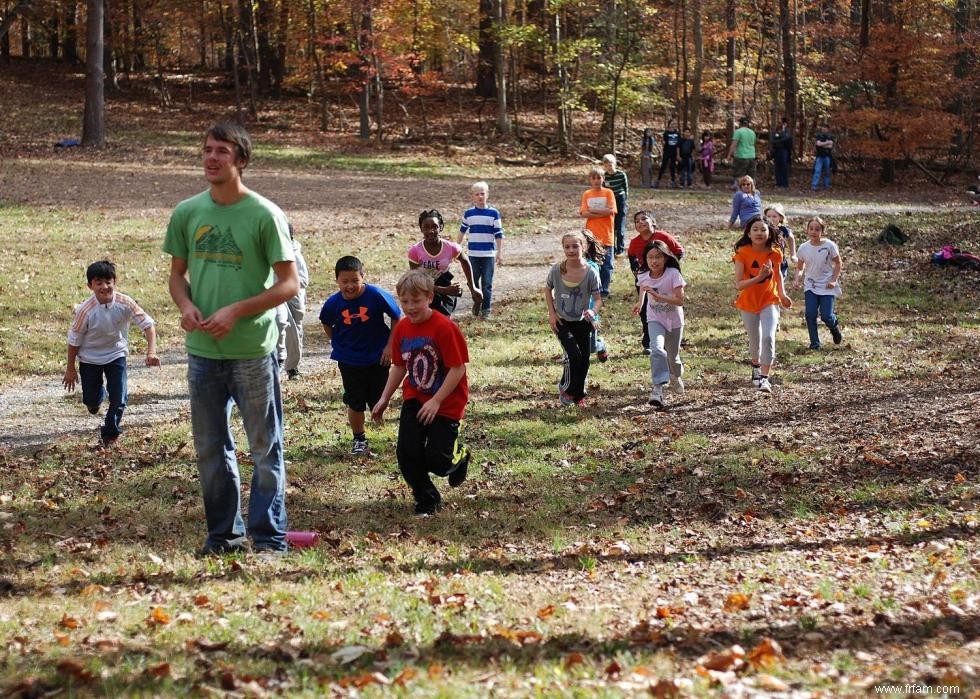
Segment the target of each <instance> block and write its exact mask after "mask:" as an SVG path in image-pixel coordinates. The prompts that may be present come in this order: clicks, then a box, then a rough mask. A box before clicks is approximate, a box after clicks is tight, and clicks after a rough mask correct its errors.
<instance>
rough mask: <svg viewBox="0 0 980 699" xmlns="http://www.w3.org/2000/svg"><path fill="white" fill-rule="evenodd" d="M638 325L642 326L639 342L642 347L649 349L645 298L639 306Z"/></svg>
mask: <svg viewBox="0 0 980 699" xmlns="http://www.w3.org/2000/svg"><path fill="white" fill-rule="evenodd" d="M640 325H642V326H643V338H642V339H641V340H640V343H641V344H642V345H643V349H650V326H649V324H648V323H647V300H646V299H643V305H642V306H640Z"/></svg>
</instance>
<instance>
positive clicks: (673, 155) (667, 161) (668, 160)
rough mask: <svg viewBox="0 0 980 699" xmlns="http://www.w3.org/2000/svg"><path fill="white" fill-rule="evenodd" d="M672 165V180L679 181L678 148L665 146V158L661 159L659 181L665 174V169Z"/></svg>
mask: <svg viewBox="0 0 980 699" xmlns="http://www.w3.org/2000/svg"><path fill="white" fill-rule="evenodd" d="M667 165H670V181H671V182H674V183H676V182H677V149H676V148H664V159H663V160H661V161H660V173H659V174H658V175H657V182H659V181H660V180H661V178H662V177H663V176H664V170H666V169H667Z"/></svg>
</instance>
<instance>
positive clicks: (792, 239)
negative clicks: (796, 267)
mask: <svg viewBox="0 0 980 699" xmlns="http://www.w3.org/2000/svg"><path fill="white" fill-rule="evenodd" d="M786 240H788V241H789V245H788V247H789V261H790V262H793V263H796V236H795V235H793V231H790V232H789V235H787V236H786Z"/></svg>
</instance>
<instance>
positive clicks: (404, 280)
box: [395, 269, 436, 297]
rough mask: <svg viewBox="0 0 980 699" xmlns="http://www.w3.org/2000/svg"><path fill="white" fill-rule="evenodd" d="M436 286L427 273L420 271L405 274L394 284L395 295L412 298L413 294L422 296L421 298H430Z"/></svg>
mask: <svg viewBox="0 0 980 699" xmlns="http://www.w3.org/2000/svg"><path fill="white" fill-rule="evenodd" d="M435 291H436V285H435V282H434V281H433V280H432V277H431V276H429V273H428V272H426V271H425V270H422V269H413V270H409V271H408V272H405V274H403V275H402V276H401V279H399V280H398V283H397V284H395V293H396V294H397V295H398V296H399V297H401V296H414V295H415V294H422V295H423V296H432V295H433V294H435Z"/></svg>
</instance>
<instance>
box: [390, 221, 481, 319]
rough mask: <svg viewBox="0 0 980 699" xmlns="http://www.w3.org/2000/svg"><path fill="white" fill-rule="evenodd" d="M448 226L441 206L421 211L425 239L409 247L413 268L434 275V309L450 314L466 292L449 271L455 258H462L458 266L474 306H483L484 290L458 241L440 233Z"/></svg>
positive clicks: (420, 224) (420, 223) (409, 259)
mask: <svg viewBox="0 0 980 699" xmlns="http://www.w3.org/2000/svg"><path fill="white" fill-rule="evenodd" d="M445 227H446V223H445V221H444V220H443V218H442V214H441V213H439V211H438V210H436V209H427V210H425V211H423V212H422V213H420V214H419V229H420V230H421V231H422V240H420V241H419V242H418V243H416V244H415V245H413V246H412V247H410V248H409V249H408V266H409V267H410V268H411V269H418V268H422V269H423V270H425V272H426V273H428V275H429V276H430V277H432V282H433V284H434V285H435V286H434V289H435V291H434V292H433V298H432V309H433V310H435V311H439V312H440V313H442V314H443V315H444V316H447V317H448V316H451V315H452V314H453V311H454V310H456V301H457V300H458V298H459V297H460V296H462V295H463V289H462V287H461V286H460V285H459V282H454V281H453V274H452V272H450V271H449V266H450V265H451V264H452V263H453V261H454V260H459V266H460V267H462V268H463V275H464V276H465V277H466V287H467V288H468V289H469V290H470V296H472V297H473V307H474V309H475V308H477V307H479V308H481V309H482V308H483V292H482V291H481V290H480V287H479V286H478V285H474V283H473V268H472V266H470V260H469V258H468V257H466V253H464V252H463V248H461V247H460V246H459V243H454V242H453V241H451V240H445V239H443V238H440V237H439V234H440V233H442V229H443V228H445Z"/></svg>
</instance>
